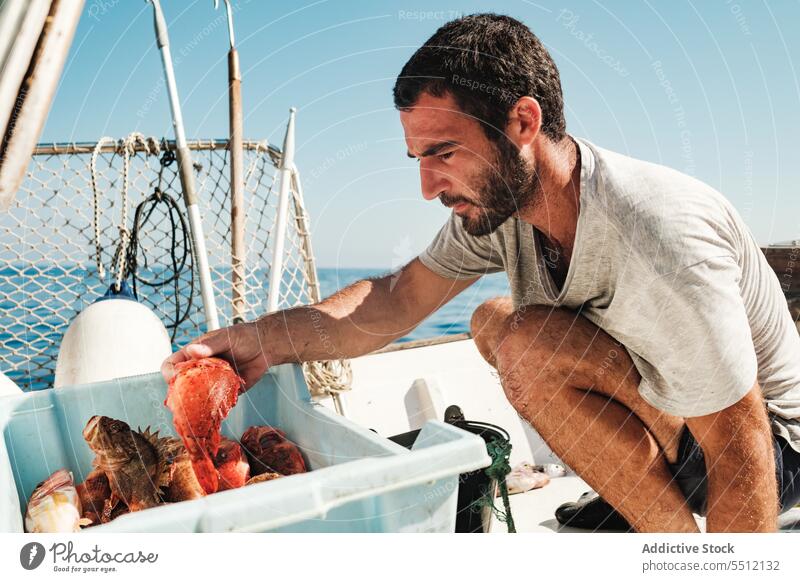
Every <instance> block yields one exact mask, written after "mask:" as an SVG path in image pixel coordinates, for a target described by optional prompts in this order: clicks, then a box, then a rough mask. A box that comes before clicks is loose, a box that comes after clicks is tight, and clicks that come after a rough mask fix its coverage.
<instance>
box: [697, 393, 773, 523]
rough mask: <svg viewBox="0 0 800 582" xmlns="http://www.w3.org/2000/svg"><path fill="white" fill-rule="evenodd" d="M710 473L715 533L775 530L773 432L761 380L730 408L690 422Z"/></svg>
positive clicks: (710, 506) (710, 517) (710, 505)
mask: <svg viewBox="0 0 800 582" xmlns="http://www.w3.org/2000/svg"><path fill="white" fill-rule="evenodd" d="M686 424H687V425H688V427H689V430H690V431H691V432H692V434H693V435H694V437H695V438H696V439H697V442H698V443H700V446H701V447H702V449H703V454H704V456H705V459H706V471H707V473H708V514H707V520H706V530H707V531H709V532H734V531H735V532H769V531H775V529H776V527H777V521H778V490H777V480H776V477H775V457H774V450H773V444H772V430H771V428H770V425H769V419H768V418H767V413H766V409H765V407H764V401H763V399H762V396H761V388H760V387H759V385H758V382H756V383H755V385H754V386H753V387H752V389H751V390H750V392H748V393H747V394H745V396H744V397H743V398H742V399H741V400H739V402H737V403H735V404H733V405H731V406H729V407H728V408H726V409H724V410H720V411H719V412H715V413H713V414H709V415H707V416H700V417H696V418H687V419H686Z"/></svg>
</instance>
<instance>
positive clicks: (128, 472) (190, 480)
mask: <svg viewBox="0 0 800 582" xmlns="http://www.w3.org/2000/svg"><path fill="white" fill-rule="evenodd" d="M177 368H178V369H177V374H176V375H175V377H173V379H172V381H171V382H170V385H169V390H168V392H167V398H166V400H165V404H166V405H167V407H168V408H170V410H171V411H172V413H173V424H174V426H175V430H176V432H177V433H178V435H179V436H180V438H175V437H161V436H159V434H158V432H151V431H150V428H149V427H148V428H147V429H145V430H141V429H139V430H133V429H132V428H131V427H130V426H129V425H128V424H127V423H125V422H123V421H121V420H116V419H113V418H109V417H107V416H93V417H92V418H91V419H90V420H89V422H88V423H87V424H86V427H85V428H84V430H83V437H84V439H85V440H86V442H87V443H88V445H89V448H90V449H91V450H92V452H94V454H95V459H94V463H93V466H94V470H92V471H91V472H90V473H89V474H88V475H87V476H86V479H85V480H84V482H83V483H81V484H79V485H78V486H77V487H76V486H75V485H74V483H73V478H72V474H71V473H69V472H68V471H66V470H64V469H61V470H59V471H56V472H55V473H53V474H52V475H51V476H50V477H49V478H48V479H46V480H45V481H43V482H42V483H40V484H39V485H37V487H36V489H35V490H34V492H33V494H32V495H31V498H30V501H29V503H28V510H27V513H26V517H25V527H26V530H27V531H29V532H40V533H45V532H70V531H78V530H79V529H80V528H81V527H88V526H92V525H97V524H101V523H107V522H109V521H111V520H113V519H115V518H116V517H118V516H120V515H123V514H125V513H129V512H133V511H140V510H142V509H148V508H150V507H156V506H158V505H162V504H165V503H176V502H180V501H188V500H191V499H197V498H200V497H204V496H206V495H210V494H212V493H215V492H217V491H225V490H228V489H235V488H238V487H242V486H245V485H251V484H254V483H260V482H263V481H269V480H272V479H277V478H279V477H283V476H286V475H293V474H296V473H304V472H306V464H305V461H304V459H303V456H302V454H301V453H300V450H299V449H298V448H297V447H296V446H295V445H294V444H293V443H292V442H290V441H289V440H288V439H287V437H286V434H285V433H284V432H283V431H281V430H279V429H277V428H274V427H271V426H252V427H250V428H248V429H247V430H246V431H245V432H244V434H243V435H242V436H241V439H240V441H239V442H237V441H234V440H231V439H228V438H225V437H223V436H222V435H221V434H220V425H221V423H222V421H223V420H224V418H225V417H226V416H227V415H228V412H230V410H231V408H233V406H235V404H236V400H237V398H238V395H239V393H240V392H241V389H242V381H241V378H239V376H238V375H237V374H236V373H235V371H234V370H233V368H232V367H231V366H230V364H228V363H227V362H225V361H223V360H219V359H217V358H206V359H203V360H195V361H190V362H184V363H183V364H178V366H177Z"/></svg>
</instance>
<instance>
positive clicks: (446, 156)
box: [436, 152, 455, 161]
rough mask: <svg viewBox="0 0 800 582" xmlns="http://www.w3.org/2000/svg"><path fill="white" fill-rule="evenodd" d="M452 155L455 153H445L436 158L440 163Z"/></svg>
mask: <svg viewBox="0 0 800 582" xmlns="http://www.w3.org/2000/svg"><path fill="white" fill-rule="evenodd" d="M454 153H455V152H447V153H446V154H439V155H438V156H436V157H437V158H439V159H440V160H442V161H445V160H449V159H450V158H451V157H452V156H453V154H454Z"/></svg>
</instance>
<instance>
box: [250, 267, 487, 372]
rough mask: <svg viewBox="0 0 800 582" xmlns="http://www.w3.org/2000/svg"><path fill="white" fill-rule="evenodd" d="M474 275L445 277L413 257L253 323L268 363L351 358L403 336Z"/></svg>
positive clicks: (460, 289)
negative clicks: (382, 273) (269, 358)
mask: <svg viewBox="0 0 800 582" xmlns="http://www.w3.org/2000/svg"><path fill="white" fill-rule="evenodd" d="M476 280H477V279H468V280H454V279H446V278H444V277H441V276H440V275H437V274H436V273H434V272H433V271H431V270H430V269H428V268H427V267H426V266H425V265H423V264H422V263H421V262H420V261H419V260H418V259H414V260H412V261H411V262H410V263H409V264H407V265H406V266H405V267H403V268H402V269H401V270H399V271H396V272H395V273H391V274H389V275H386V276H383V277H380V278H376V279H365V280H362V281H357V282H355V283H353V284H352V285H350V286H348V287H345V288H344V289H342V290H340V291H338V292H337V293H334V294H333V295H331V296H330V297H328V298H327V299H325V300H324V301H321V302H320V303H317V304H315V305H311V306H302V307H295V308H292V309H287V310H285V311H279V312H276V313H273V314H269V315H266V316H264V317H262V318H260V319H259V320H258V324H259V326H260V328H261V334H262V337H263V341H264V345H265V348H266V350H267V352H268V353H270V354H272V358H273V364H283V363H286V362H306V361H314V360H331V359H341V358H354V357H357V356H361V355H364V354H368V353H370V352H372V351H374V350H377V349H379V348H382V347H383V346H385V345H387V344H389V343H391V342H392V341H394V340H396V339H398V338H400V337H402V336H404V335H406V334H407V333H409V332H410V331H411V330H413V329H414V328H415V327H417V325H419V324H420V323H421V322H422V320H424V319H425V318H426V317H428V316H429V315H430V314H431V313H433V312H434V311H436V310H437V309H439V308H440V307H441V306H442V305H444V304H445V303H447V302H448V301H450V299H452V298H453V297H454V296H456V295H457V294H458V293H460V292H461V291H463V290H464V289H466V288H467V287H469V286H470V285H471V284H472V283H474V282H475V281H476Z"/></svg>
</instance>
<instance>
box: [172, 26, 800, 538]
mask: <svg viewBox="0 0 800 582" xmlns="http://www.w3.org/2000/svg"><path fill="white" fill-rule="evenodd" d="M394 100H395V105H396V106H397V108H398V110H399V114H400V120H401V123H402V125H403V130H404V132H405V140H406V144H407V147H408V155H409V156H410V157H412V158H414V159H416V160H418V162H419V172H420V180H421V189H422V195H423V197H424V198H425V199H426V200H431V201H433V200H437V199H438V200H439V201H440V202H441V203H442V204H444V205H445V206H447V207H448V208H452V214H451V216H450V218H449V220H448V221H447V223H446V224H445V225H444V227H443V228H442V229H441V231H440V232H439V233H438V235H437V236H436V238H435V239H434V240H433V242H432V243H431V244H430V246H429V247H428V248H427V249H426V250H425V251H424V252H423V253H422V254H421V255H420V256H419V257H417V258H416V259H414V260H412V261H411V262H410V263H409V264H408V265H406V266H405V267H403V268H402V270H401V272H400V273H399V274H397V273H394V274H390V275H387V276H385V277H380V278H375V279H370V280H363V281H359V282H357V283H354V284H353V285H350V286H349V287H347V288H345V289H343V290H341V291H339V292H337V293H335V294H334V295H332V296H331V297H329V298H327V299H325V300H324V301H322V302H320V303H318V304H316V305H312V306H307V307H297V308H293V309H289V310H286V311H281V312H278V313H274V314H270V315H267V316H264V317H262V318H260V319H259V320H257V321H255V322H250V323H245V324H239V325H236V326H233V327H230V328H227V329H224V330H221V331H217V332H213V333H211V334H208V335H206V336H203V337H202V338H200V339H199V340H197V341H196V342H195V343H194V344H192V345H190V346H188V347H186V348H184V349H183V350H181V351H180V352H178V353H176V354H174V355H173V356H172V357H170V358H169V359H168V360H167V361H166V362H165V364H164V368H163V370H164V374H165V377H167V378H169V376H170V375H171V374H172V364H174V363H176V362H178V361H182V360H184V359H187V358H196V357H204V356H210V355H218V356H221V357H225V358H228V359H230V360H233V361H235V363H236V365H237V367H238V370H239V371H240V373H241V374H242V376H243V377H244V378H245V380H246V382H247V385H248V386H251V385H252V384H254V383H255V382H256V381H257V380H258V379H259V378H260V377H261V376H262V375H263V374H264V373H265V372H266V370H267V368H268V367H269V366H272V365H276V364H282V363H286V362H303V361H309V360H324V359H331V358H343V357H356V356H360V355H363V354H367V353H369V352H372V351H374V350H376V349H378V348H380V347H382V346H384V345H386V344H388V343H389V342H391V341H393V340H395V339H397V338H400V337H402V336H403V335H405V334H407V333H408V332H409V331H410V330H411V329H413V328H414V327H415V326H416V325H418V324H419V323H420V322H421V321H422V320H423V319H425V318H426V317H428V316H429V315H430V314H431V313H433V312H434V311H435V310H437V309H438V308H440V307H441V306H442V305H444V304H445V303H447V302H448V301H449V300H450V299H452V298H453V297H454V296H455V295H457V294H458V293H460V292H461V291H463V290H464V289H466V288H467V287H469V286H470V285H472V284H473V283H474V282H475V281H477V280H478V279H479V278H480V277H481V276H482V275H484V274H487V273H495V272H499V271H505V272H506V273H507V275H508V279H509V283H510V288H511V296H510V297H500V298H496V299H492V300H490V301H487V302H486V303H484V304H483V305H481V306H480V307H479V308H478V309H477V310H476V311H475V313H474V315H473V317H472V322H471V327H472V335H473V337H474V340H475V342H476V344H477V347H478V349H479V351H480V352H481V354H482V355H483V357H484V358H485V359H486V361H487V362H489V364H491V365H492V366H494V367H495V368H496V369H497V370H498V372H499V376H500V379H501V383H502V385H503V388H504V391H505V394H506V395H507V397H508V399H509V401H510V403H511V404H512V405H513V406H514V408H515V409H516V410H517V412H518V413H519V414H520V415H521V416H522V417H523V418H524V419H525V420H526V421H528V422H529V423H530V424H531V425H532V426H533V428H534V429H535V430H536V431H537V432H538V433H539V434H540V435H541V436H542V438H543V439H544V440H545V442H546V443H547V444H548V445H549V446H550V447H551V448H552V450H553V451H554V452H555V453H556V454H557V455H558V456H559V457H560V458H561V459H563V460H564V461H565V462H566V463H567V464H568V465H569V466H570V467H571V468H572V469H573V470H574V471H575V472H576V473H577V474H578V475H579V476H580V477H581V478H583V479H584V480H585V481H586V482H587V483H588V484H589V485H590V486H591V487H592V488H593V489H594V490H595V491H596V492H597V493H598V495H594V496H587V497H584V498H582V499H581V501H580V502H579V503H576V504H571V505H568V506H565V507H562V508H561V509H560V511H559V512H558V514H557V516H558V517H559V519H560V520H561V521H562V522H565V521H569V522H570V523H572V524H573V525H576V524H577V525H583V526H587V527H596V526H602V525H604V524H605V525H611V526H617V527H628V526H631V527H632V528H634V529H635V530H636V531H641V532H661V531H675V532H677V531H697V525H696V521H695V519H694V517H693V512H694V513H698V514H701V515H706V516H707V529H708V530H709V531H773V530H774V529H775V528H776V523H777V515H778V513H779V512H780V511H782V510H785V509H788V508H790V507H792V506H793V505H794V504H795V503H796V502H797V501H798V498H799V497H800V477H798V473H799V472H800V422H798V417H800V338H798V334H797V331H796V329H795V327H794V324H793V322H792V320H791V317H790V314H789V311H788V308H787V305H786V302H785V300H784V297H783V295H782V292H781V287H780V284H779V282H778V280H777V277H776V276H775V274H774V273H773V271H772V270H771V269H770V267H769V265H768V264H767V262H766V260H765V257H764V255H763V254H762V253H761V251H760V249H759V248H758V246H757V244H756V243H755V241H754V239H753V237H752V235H751V233H750V232H749V230H748V228H747V226H746V225H745V224H744V222H743V221H742V219H741V217H740V216H739V215H738V213H737V212H736V210H735V209H734V208H733V207H732V205H731V204H730V203H729V202H728V201H727V200H726V199H725V198H724V197H723V196H722V195H721V194H719V193H718V192H716V191H715V190H713V189H712V188H711V187H709V186H708V185H706V184H704V183H702V182H700V181H698V180H696V179H694V178H692V177H689V176H687V175H684V174H681V173H679V172H677V171H674V170H671V169H669V168H666V167H663V166H660V165H656V164H652V163H647V162H644V161H639V160H636V159H633V158H631V157H628V156H625V155H621V154H619V153H614V152H611V151H608V150H606V149H603V148H601V147H598V146H596V145H594V144H593V143H590V142H589V141H587V140H585V139H579V138H575V137H573V136H570V135H569V134H567V132H566V124H565V120H564V113H563V98H562V91H561V83H560V78H559V73H558V69H557V68H556V65H555V63H554V62H553V60H552V58H551V57H550V55H549V54H548V52H547V50H546V49H545V48H544V46H543V45H542V44H541V42H540V41H539V39H538V38H537V37H536V36H535V35H534V34H533V33H532V32H531V31H530V30H529V29H528V28H527V27H526V26H525V25H524V24H522V23H521V22H519V21H517V20H515V19H513V18H509V17H506V16H498V15H494V14H478V15H472V16H468V17H465V18H461V19H458V20H455V21H452V22H449V23H447V24H445V25H444V26H443V27H442V28H440V29H439V30H438V31H437V32H436V33H435V34H434V35H433V36H432V37H431V38H430V39H429V40H428V41H427V42H426V43H425V44H424V45H423V46H422V47H421V48H420V49H419V50H417V52H416V53H415V54H414V55H413V56H412V57H411V59H410V60H409V61H408V62H407V63H406V65H405V67H404V68H403V70H402V72H401V73H400V75H399V77H398V78H397V82H396V84H395V88H394ZM323 338H325V341H323ZM331 343H332V344H333V345H334V346H335V348H336V353H334V354H331V353H330V349H329V348H330V345H331Z"/></svg>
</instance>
